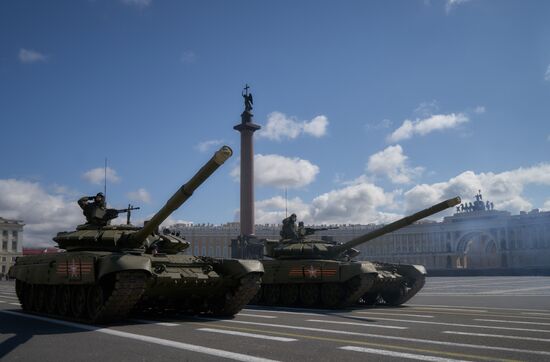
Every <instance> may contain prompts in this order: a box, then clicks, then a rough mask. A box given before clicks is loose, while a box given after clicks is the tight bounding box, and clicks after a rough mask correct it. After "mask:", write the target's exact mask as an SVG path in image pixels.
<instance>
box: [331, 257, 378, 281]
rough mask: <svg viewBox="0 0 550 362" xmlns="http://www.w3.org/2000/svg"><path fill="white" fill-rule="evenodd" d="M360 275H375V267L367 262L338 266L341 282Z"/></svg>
mask: <svg viewBox="0 0 550 362" xmlns="http://www.w3.org/2000/svg"><path fill="white" fill-rule="evenodd" d="M361 274H377V271H376V267H375V266H374V264H372V263H371V262H368V261H362V262H360V263H351V264H348V265H341V266H340V279H341V280H348V279H351V278H353V277H355V276H357V275H361Z"/></svg>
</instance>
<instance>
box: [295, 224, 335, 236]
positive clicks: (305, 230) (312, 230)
mask: <svg viewBox="0 0 550 362" xmlns="http://www.w3.org/2000/svg"><path fill="white" fill-rule="evenodd" d="M335 229H338V226H329V227H323V228H307V227H304V228H300V227H298V235H299V236H300V238H304V237H306V236H309V235H313V234H315V233H316V232H317V231H325V230H335Z"/></svg>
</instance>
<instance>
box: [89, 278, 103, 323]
mask: <svg viewBox="0 0 550 362" xmlns="http://www.w3.org/2000/svg"><path fill="white" fill-rule="evenodd" d="M104 302H105V296H104V294H103V288H102V287H101V285H99V284H96V285H92V286H91V287H90V288H89V289H88V305H87V311H88V318H90V320H91V321H92V322H96V321H97V318H98V317H99V315H100V313H101V311H102V309H103V304H104Z"/></svg>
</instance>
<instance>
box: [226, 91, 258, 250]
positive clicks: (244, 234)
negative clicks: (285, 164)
mask: <svg viewBox="0 0 550 362" xmlns="http://www.w3.org/2000/svg"><path fill="white" fill-rule="evenodd" d="M248 89H250V87H249V86H248V84H247V85H246V86H245V87H244V89H243V92H242V96H243V98H244V112H243V113H242V114H241V123H240V124H238V125H236V126H235V127H233V128H234V129H236V130H237V131H239V132H241V235H240V237H239V239H241V241H243V242H244V243H245V244H247V242H246V241H247V240H249V239H250V238H253V236H254V233H255V230H254V143H253V136H254V132H255V131H257V130H259V129H260V128H261V127H260V126H259V125H257V124H255V123H254V120H253V119H252V117H253V116H254V115H253V114H252V104H253V103H254V102H253V99H252V93H249V92H248ZM241 245H242V244H241Z"/></svg>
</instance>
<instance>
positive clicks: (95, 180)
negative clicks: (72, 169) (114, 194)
mask: <svg viewBox="0 0 550 362" xmlns="http://www.w3.org/2000/svg"><path fill="white" fill-rule="evenodd" d="M82 178H83V179H84V180H86V181H88V182H90V183H92V184H95V185H101V184H103V181H104V180H105V169H104V168H103V167H98V168H94V169H91V170H89V171H86V172H84V173H83V174H82ZM107 181H108V182H115V183H116V182H119V181H120V177H119V176H118V175H117V173H116V171H115V170H114V169H112V168H110V167H107Z"/></svg>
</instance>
